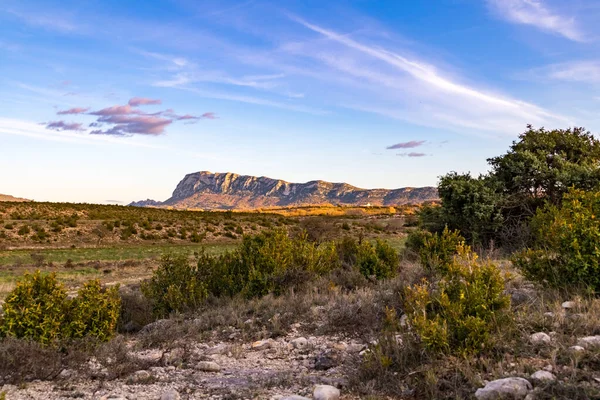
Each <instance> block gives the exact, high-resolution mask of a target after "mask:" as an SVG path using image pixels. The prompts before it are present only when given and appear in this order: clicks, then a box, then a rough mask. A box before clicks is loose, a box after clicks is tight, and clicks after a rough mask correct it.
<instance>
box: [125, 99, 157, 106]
mask: <svg viewBox="0 0 600 400" xmlns="http://www.w3.org/2000/svg"><path fill="white" fill-rule="evenodd" d="M151 104H162V101H160V100H159V99H149V98H146V97H134V98H132V99H130V100H129V105H130V106H132V107H137V106H144V105H151Z"/></svg>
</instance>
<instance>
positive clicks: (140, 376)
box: [129, 370, 151, 383]
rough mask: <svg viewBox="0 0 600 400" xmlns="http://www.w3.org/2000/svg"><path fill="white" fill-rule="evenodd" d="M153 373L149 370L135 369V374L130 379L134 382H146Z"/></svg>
mask: <svg viewBox="0 0 600 400" xmlns="http://www.w3.org/2000/svg"><path fill="white" fill-rule="evenodd" d="M150 377H151V375H150V372H148V371H144V370H141V371H135V372H134V373H133V375H131V377H130V378H129V380H130V381H131V382H133V383H139V382H145V381H148V380H149V379H150Z"/></svg>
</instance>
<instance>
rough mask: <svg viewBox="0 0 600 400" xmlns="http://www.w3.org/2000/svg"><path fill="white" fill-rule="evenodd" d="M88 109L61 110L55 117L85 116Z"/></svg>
mask: <svg viewBox="0 0 600 400" xmlns="http://www.w3.org/2000/svg"><path fill="white" fill-rule="evenodd" d="M89 109H90V108H89V107H73V108H69V109H68V110H62V111H59V112H57V113H56V114H57V115H71V114H85V113H86V112H88V111H89Z"/></svg>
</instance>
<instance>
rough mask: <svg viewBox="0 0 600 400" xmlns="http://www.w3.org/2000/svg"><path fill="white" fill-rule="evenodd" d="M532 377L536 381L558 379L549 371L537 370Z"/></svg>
mask: <svg viewBox="0 0 600 400" xmlns="http://www.w3.org/2000/svg"><path fill="white" fill-rule="evenodd" d="M531 379H532V380H533V381H535V382H552V381H555V380H556V376H554V374H553V373H551V372H548V371H537V372H534V373H533V374H531Z"/></svg>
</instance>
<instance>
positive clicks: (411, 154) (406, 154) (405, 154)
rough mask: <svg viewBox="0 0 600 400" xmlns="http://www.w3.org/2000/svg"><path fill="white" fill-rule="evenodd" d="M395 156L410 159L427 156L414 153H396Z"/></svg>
mask: <svg viewBox="0 0 600 400" xmlns="http://www.w3.org/2000/svg"><path fill="white" fill-rule="evenodd" d="M397 155H398V156H400V157H410V158H414V157H425V156H427V154H425V153H417V152H414V151H413V152H410V153H398V154H397Z"/></svg>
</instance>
